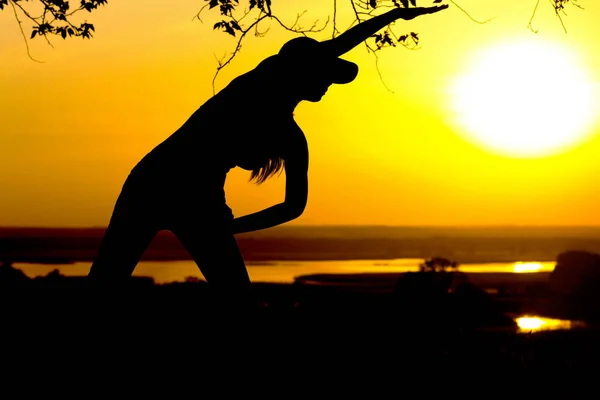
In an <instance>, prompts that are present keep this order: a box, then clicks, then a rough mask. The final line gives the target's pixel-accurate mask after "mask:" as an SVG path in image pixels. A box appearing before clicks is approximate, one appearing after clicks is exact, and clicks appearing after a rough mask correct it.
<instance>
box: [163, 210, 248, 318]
mask: <svg viewBox="0 0 600 400" xmlns="http://www.w3.org/2000/svg"><path fill="white" fill-rule="evenodd" d="M194 221H195V222H194ZM209 226H213V227H214V228H212V229H211V228H209ZM171 231H172V232H173V233H174V234H175V236H176V237H177V238H178V239H179V240H180V241H181V243H182V244H183V246H184V247H185V248H186V250H187V251H188V252H189V253H190V255H191V256H192V258H193V259H194V261H195V262H196V264H197V265H198V267H199V268H200V271H201V272H202V274H203V275H204V279H206V282H207V283H208V287H209V289H210V290H211V293H212V295H213V296H215V297H214V298H215V299H216V300H217V301H218V302H219V304H218V305H220V306H224V307H228V308H229V309H232V308H233V309H235V310H251V309H255V308H256V307H257V306H258V302H257V301H256V300H255V299H254V297H253V294H252V285H251V282H250V278H249V276H248V271H247V270H246V265H245V263H244V259H243V258H242V255H241V253H240V250H239V248H238V245H237V242H236V240H235V237H234V236H233V234H231V232H230V231H229V230H228V229H227V223H226V222H225V223H224V224H223V225H220V226H215V224H213V223H208V224H207V223H206V221H205V222H204V223H203V222H202V221H198V220H197V219H195V218H189V219H187V221H186V222H185V223H180V224H177V225H176V226H174V227H172V228H171Z"/></svg>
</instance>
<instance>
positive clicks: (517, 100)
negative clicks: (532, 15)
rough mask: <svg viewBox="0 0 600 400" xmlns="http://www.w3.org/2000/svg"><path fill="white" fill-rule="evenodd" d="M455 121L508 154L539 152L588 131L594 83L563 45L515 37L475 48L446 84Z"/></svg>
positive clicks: (568, 143) (544, 152) (574, 141)
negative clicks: (461, 71) (466, 65)
mask: <svg viewBox="0 0 600 400" xmlns="http://www.w3.org/2000/svg"><path fill="white" fill-rule="evenodd" d="M450 95H451V100H450V102H451V107H452V113H453V114H452V115H453V119H454V123H455V124H457V125H458V126H459V127H460V129H461V132H462V133H464V134H465V136H466V138H467V139H468V140H470V141H471V142H474V143H477V144H479V145H482V146H484V147H485V148H487V149H488V150H490V151H492V152H494V153H498V154H501V155H505V156H511V157H524V158H525V157H539V156H546V155H551V154H555V153H558V152H560V151H563V150H565V149H568V148H570V147H573V146H575V145H577V144H579V143H581V142H582V141H584V140H585V139H586V137H587V136H588V135H590V134H591V131H592V124H593V123H594V115H595V113H594V108H595V99H594V85H593V81H592V79H591V77H590V76H589V74H588V73H587V71H586V70H585V68H583V67H582V66H581V65H579V64H578V63H577V60H576V57H575V56H574V54H572V53H571V52H570V51H569V50H568V49H565V48H562V47H560V46H559V45H557V44H552V43H544V42H540V41H539V40H533V39H531V40H520V41H515V42H511V43H506V44H502V45H498V46H494V47H492V48H489V49H486V50H484V51H482V52H481V53H479V54H477V56H476V58H475V61H474V62H473V63H472V65H471V67H470V68H469V69H468V70H467V71H465V73H464V74H463V75H461V76H459V77H458V78H457V79H456V80H454V81H453V82H452V84H451V86H450Z"/></svg>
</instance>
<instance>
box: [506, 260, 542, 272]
mask: <svg viewBox="0 0 600 400" xmlns="http://www.w3.org/2000/svg"><path fill="white" fill-rule="evenodd" d="M542 269H544V266H543V265H542V264H541V263H539V262H516V263H515V265H514V267H513V271H514V272H519V273H523V272H540V271H541V270H542Z"/></svg>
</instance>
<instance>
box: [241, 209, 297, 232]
mask: <svg viewBox="0 0 600 400" xmlns="http://www.w3.org/2000/svg"><path fill="white" fill-rule="evenodd" d="M300 214H301V212H294V211H293V210H292V209H291V208H290V207H289V206H288V205H286V204H285V203H280V204H277V205H274V206H272V207H269V208H266V209H264V210H262V211H258V212H256V213H253V214H248V215H244V216H243V217H239V218H235V219H234V220H233V222H232V223H233V233H234V234H237V233H244V232H252V231H257V230H260V229H267V228H271V227H273V226H276V225H280V224H283V223H286V222H288V221H291V220H293V219H295V218H298V217H299V216H300Z"/></svg>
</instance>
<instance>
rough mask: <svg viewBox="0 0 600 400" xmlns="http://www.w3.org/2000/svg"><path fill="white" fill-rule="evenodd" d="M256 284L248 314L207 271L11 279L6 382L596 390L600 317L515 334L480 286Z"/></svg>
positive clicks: (113, 389)
mask: <svg viewBox="0 0 600 400" xmlns="http://www.w3.org/2000/svg"><path fill="white" fill-rule="evenodd" d="M255 290H256V295H257V297H258V298H259V299H260V300H261V302H262V303H264V304H265V305H267V307H266V308H265V309H264V310H263V312H262V313H241V314H238V313H235V312H232V311H231V310H223V309H222V307H221V306H222V304H219V303H218V302H217V301H216V300H215V299H214V298H213V297H211V296H210V295H209V294H208V292H207V290H206V288H205V285H204V284H203V283H201V282H200V283H198V282H196V283H181V284H172V285H164V286H158V285H153V286H145V285H140V287H137V288H135V289H133V290H129V291H126V292H110V293H104V294H99V293H94V292H93V291H90V290H87V289H84V288H82V287H77V286H76V285H75V286H72V287H62V288H61V287H58V286H54V287H53V286H51V285H50V286H48V287H42V286H38V287H28V288H20V289H18V290H17V289H12V290H11V289H5V290H3V291H2V292H1V293H2V295H1V296H0V300H1V305H2V327H1V333H0V337H1V343H2V358H1V360H2V365H3V373H2V383H3V385H4V384H14V383H15V382H24V383H23V384H21V383H19V385H20V387H21V389H23V390H25V389H26V390H29V389H30V386H31V385H33V387H36V388H38V389H39V388H40V385H42V386H41V387H42V388H43V389H44V390H45V391H46V392H45V393H49V392H54V391H57V392H58V393H64V392H66V391H71V390H75V391H76V392H77V391H78V390H82V391H80V392H79V394H80V396H78V398H88V397H92V396H91V394H90V393H92V392H93V393H95V395H96V394H100V393H105V397H107V396H111V397H115V396H117V395H119V397H121V396H122V395H124V394H125V393H126V392H124V391H123V390H124V389H120V388H121V385H125V386H123V387H129V388H131V387H133V389H132V390H133V392H130V395H132V396H133V395H135V396H136V397H141V395H142V392H144V393H151V392H153V391H154V389H155V388H158V387H160V386H162V385H167V387H168V389H167V390H169V392H168V393H169V394H168V395H162V396H159V397H168V398H171V397H172V396H173V393H174V392H175V391H180V390H181V391H183V392H186V393H191V394H193V395H194V396H202V395H206V392H205V391H206V390H208V389H206V388H208V387H212V386H214V385H216V386H217V389H216V390H218V391H217V392H211V393H213V396H211V397H231V396H229V395H226V394H227V393H229V394H235V395H236V397H239V396H242V395H243V391H256V390H258V392H259V393H262V394H264V393H266V392H267V391H269V390H271V389H275V388H279V389H277V390H279V391H277V390H276V391H277V393H278V394H279V396H278V397H284V398H287V397H292V396H293V397H296V396H298V393H299V392H300V391H305V390H308V391H309V392H310V393H312V394H313V395H315V396H319V397H323V396H324V394H323V393H325V392H324V391H325V390H329V391H331V390H333V391H334V393H336V396H337V397H340V396H342V394H343V395H346V394H353V395H354V396H353V397H358V390H359V388H364V387H367V388H368V390H369V393H370V394H369V395H368V397H369V398H372V397H392V396H393V397H408V398H417V397H419V398H420V397H430V396H429V395H431V396H432V395H434V394H436V395H438V394H443V395H452V396H456V395H459V396H461V397H464V396H465V395H469V396H477V397H484V398H485V397H491V396H496V395H500V394H501V393H503V395H507V394H508V395H511V397H529V396H525V393H526V392H524V391H525V390H526V389H527V390H529V391H530V392H527V393H534V394H536V395H537V396H538V397H539V396H542V395H546V394H548V393H550V394H553V395H558V394H559V393H563V392H559V391H560V390H568V398H579V397H583V395H581V396H580V395H579V393H580V392H582V391H584V390H594V392H593V393H595V390H596V389H595V385H596V381H597V378H596V377H595V375H596V372H597V371H600V346H599V345H598V344H599V343H600V342H599V341H598V339H599V338H600V335H599V334H598V331H597V330H596V329H592V328H589V329H582V330H572V331H554V332H541V333H532V334H518V333H516V331H515V326H514V324H513V323H512V319H510V318H508V317H506V316H505V315H504V314H505V311H511V310H504V309H502V306H499V305H498V304H497V303H494V302H488V300H489V299H488V300H486V298H483V297H482V298H476V297H469V298H468V300H469V303H468V304H467V303H465V302H464V301H463V300H465V299H462V300H460V299H457V298H456V297H454V298H450V297H449V298H444V299H438V300H435V301H429V302H423V301H421V300H418V299H417V300H415V299H412V300H411V302H409V303H407V299H406V298H404V299H399V298H398V296H397V295H395V294H393V293H357V292H355V293H342V292H340V291H339V290H336V289H331V288H318V289H315V288H312V289H307V288H302V287H298V286H297V285H270V284H258V285H255ZM486 302H487V303H486ZM511 307H514V304H513V305H512V306H511ZM512 311H514V310H512ZM41 382H44V383H43V384H42V383H41ZM80 388H83V389H80ZM590 388H591V389H590ZM157 390H158V389H157ZM280 390H284V391H283V392H281V391H280ZM379 390H384V393H385V395H377V394H376V393H378V391H379ZM415 390H416V391H415ZM90 391H92V392H90ZM215 393H216V394H218V396H217V395H214V394H215ZM154 394H155V395H156V394H157V393H154ZM95 395H94V397H95ZM361 397H362V396H361ZM561 397H562V396H561Z"/></svg>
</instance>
